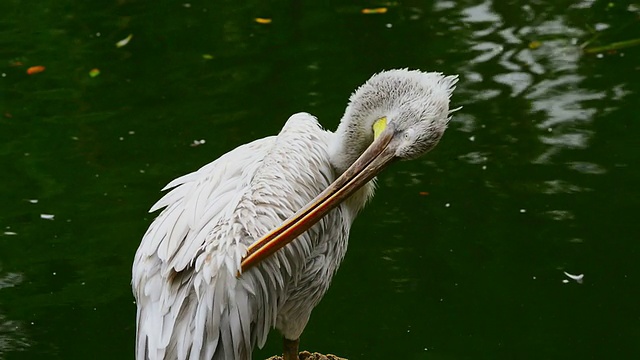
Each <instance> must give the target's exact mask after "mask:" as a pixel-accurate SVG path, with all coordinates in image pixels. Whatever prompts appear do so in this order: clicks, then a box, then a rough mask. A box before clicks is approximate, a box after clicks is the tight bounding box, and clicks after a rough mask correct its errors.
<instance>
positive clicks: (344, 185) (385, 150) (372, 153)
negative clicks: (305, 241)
mask: <svg viewBox="0 0 640 360" xmlns="http://www.w3.org/2000/svg"><path fill="white" fill-rule="evenodd" d="M394 135H395V133H394V126H393V124H391V123H390V124H388V125H387V126H386V128H385V129H384V131H382V132H381V133H380V135H379V136H377V137H376V139H375V140H374V141H373V143H371V145H369V147H368V148H367V149H366V150H365V152H364V153H362V155H360V157H359V158H358V159H357V160H356V161H355V162H354V163H353V164H352V165H351V166H350V167H349V168H348V169H347V170H346V171H345V172H344V173H343V174H342V175H340V177H338V178H337V179H336V180H335V181H334V182H333V183H332V184H331V185H329V187H327V189H325V190H324V191H323V192H321V193H320V194H319V195H318V196H316V198H315V199H313V200H312V201H311V202H309V204H307V205H306V206H305V207H303V208H302V209H300V210H299V211H298V212H297V213H295V214H294V215H293V216H291V217H290V218H288V219H287V220H286V221H285V222H284V223H283V224H282V225H280V226H279V227H277V228H275V229H273V230H271V231H270V232H269V233H268V234H266V235H265V236H263V237H262V238H260V239H259V240H258V241H256V242H254V243H253V244H251V246H249V248H248V249H247V254H246V255H245V257H244V258H243V259H242V263H241V272H245V271H247V270H248V269H250V268H251V267H253V266H255V265H256V264H258V263H259V262H260V261H262V260H264V259H265V258H267V257H268V256H270V255H272V254H273V253H275V252H276V251H278V250H279V249H281V248H282V247H284V246H285V245H287V244H288V243H290V242H291V241H293V240H294V239H296V238H297V237H298V236H300V234H302V233H304V232H305V231H307V230H308V229H309V228H310V227H312V226H313V225H315V224H316V223H317V222H318V221H320V219H322V217H323V216H324V215H326V214H327V213H328V212H329V211H330V210H332V209H333V208H335V207H336V206H338V205H340V203H342V202H343V201H344V200H345V199H347V198H348V197H349V196H351V195H352V194H353V193H354V192H356V191H357V190H358V189H360V188H361V187H362V186H364V184H366V183H367V182H369V181H370V180H371V179H373V178H374V177H375V176H376V175H377V174H378V173H380V172H381V171H382V170H383V169H384V168H386V167H387V165H389V164H390V163H391V162H392V161H393V160H394V159H395V146H393V145H391V146H390V144H391V140H392V139H393V137H394Z"/></svg>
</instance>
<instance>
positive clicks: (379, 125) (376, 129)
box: [373, 116, 387, 139]
mask: <svg viewBox="0 0 640 360" xmlns="http://www.w3.org/2000/svg"><path fill="white" fill-rule="evenodd" d="M386 128H387V117H386V116H383V117H381V118H380V119H378V120H376V122H374V123H373V138H374V139H377V138H378V136H380V134H382V132H383V131H384V129H386Z"/></svg>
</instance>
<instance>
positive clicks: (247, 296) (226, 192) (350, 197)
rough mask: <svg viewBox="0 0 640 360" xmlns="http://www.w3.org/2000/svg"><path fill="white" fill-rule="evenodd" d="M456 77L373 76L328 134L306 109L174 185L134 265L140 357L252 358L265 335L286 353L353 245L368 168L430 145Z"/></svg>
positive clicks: (367, 194)
mask: <svg viewBox="0 0 640 360" xmlns="http://www.w3.org/2000/svg"><path fill="white" fill-rule="evenodd" d="M456 82H457V76H444V75H443V74H441V73H436V72H421V71H417V70H406V69H400V70H390V71H384V72H380V73H378V74H376V75H374V76H373V77H371V78H370V79H369V80H368V81H367V82H366V83H365V84H364V85H362V86H360V87H359V88H358V89H357V90H356V91H355V92H354V93H353V94H352V95H351V97H350V100H349V104H348V106H347V108H346V111H345V113H344V116H343V117H342V120H341V122H340V125H339V126H338V128H337V130H336V131H335V132H330V131H326V130H323V129H322V128H321V127H320V125H319V124H318V122H317V120H316V118H315V117H313V116H312V115H310V114H307V113H298V114H294V115H292V116H291V117H290V118H289V119H288V120H287V122H286V124H285V125H284V127H283V128H282V130H281V131H280V133H279V134H278V135H277V136H270V137H266V138H263V139H258V140H255V141H253V142H250V143H248V144H245V145H241V146H239V147H237V148H236V149H234V150H232V151H230V152H228V153H226V154H224V155H222V156H221V157H220V158H218V159H217V160H215V161H213V162H211V163H209V164H207V165H205V166H203V167H202V168H200V169H199V170H197V171H195V172H193V173H190V174H187V175H184V176H182V177H179V178H177V179H175V180H173V181H171V182H170V183H169V184H168V185H167V186H166V187H165V188H164V189H163V190H169V189H171V191H169V192H168V193H166V194H165V195H164V196H163V197H162V198H161V199H160V200H159V201H158V202H157V203H156V204H155V205H153V207H152V208H151V210H150V212H155V211H157V210H160V209H163V210H162V212H160V214H159V215H158V216H157V218H156V219H155V220H154V221H153V222H152V224H151V225H150V226H149V229H148V230H147V232H146V233H145V234H144V236H143V238H142V241H141V243H140V247H139V248H138V250H137V252H136V254H135V259H134V263H133V269H132V287H133V293H134V295H135V298H136V304H137V317H136V320H137V328H136V359H137V360H147V359H148V360H161V359H171V360H175V359H178V360H185V359H190V360H205V359H206V360H210V359H215V360H222V359H236V360H246V359H250V358H251V353H252V351H253V349H254V347H255V346H256V345H257V346H259V347H262V346H263V345H264V343H265V341H266V339H267V334H268V333H269V331H270V330H271V329H272V328H277V329H278V330H279V331H280V333H281V334H282V336H283V342H284V351H283V356H284V359H286V360H293V359H297V358H298V343H299V338H300V335H301V334H302V332H303V330H304V328H305V326H306V325H307V322H308V321H309V316H310V315H311V311H312V310H313V308H314V307H315V306H316V305H317V304H318V302H319V301H320V299H321V298H322V297H323V295H324V294H325V292H326V291H327V289H328V288H329V284H330V283H331V279H332V277H333V275H334V274H335V273H336V271H337V270H338V267H339V265H340V263H341V261H342V259H343V258H344V256H345V253H346V251H347V242H348V238H349V230H350V227H351V224H352V222H353V220H354V219H355V217H356V215H357V213H358V212H359V211H360V210H361V209H362V208H363V206H364V205H365V203H366V202H367V201H368V199H370V198H371V197H372V196H373V193H374V188H375V184H374V182H375V181H374V177H375V176H376V175H377V174H378V173H379V172H380V171H382V170H383V169H384V168H385V167H386V166H387V165H389V164H390V163H392V162H394V161H395V160H398V159H400V160H402V159H413V158H416V157H418V156H420V155H422V154H424V153H426V152H428V151H430V150H431V149H433V148H434V147H435V146H436V144H437V143H438V141H439V140H440V138H441V137H442V135H443V133H444V131H445V129H446V127H447V124H448V122H449V119H450V114H451V112H453V111H454V110H449V98H450V97H451V94H452V92H453V90H454V89H455V84H456Z"/></svg>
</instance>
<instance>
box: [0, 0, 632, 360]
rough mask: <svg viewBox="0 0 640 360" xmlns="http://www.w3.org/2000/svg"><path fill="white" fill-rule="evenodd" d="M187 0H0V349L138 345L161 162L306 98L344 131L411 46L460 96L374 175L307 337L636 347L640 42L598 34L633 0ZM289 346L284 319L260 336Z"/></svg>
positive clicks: (174, 170)
mask: <svg viewBox="0 0 640 360" xmlns="http://www.w3.org/2000/svg"><path fill="white" fill-rule="evenodd" d="M186 4H187V3H185V2H184V1H169V0H159V1H127V0H119V1H105V0H101V1H71V0H55V1H53V0H44V1H38V2H36V1H18V0H2V2H1V3H0V191H1V195H0V358H4V359H132V358H133V344H134V341H133V339H134V333H135V305H134V303H133V297H132V295H131V290H130V268H131V263H132V258H133V254H134V252H135V249H136V248H137V246H138V244H139V240H140V238H141V236H142V234H143V233H144V231H145V229H146V227H147V226H148V224H149V222H150V221H151V220H152V218H153V215H150V214H147V210H148V209H149V207H150V206H151V205H152V204H153V203H154V202H155V201H156V200H157V199H158V198H159V197H160V196H161V193H160V189H161V188H162V186H164V184H166V183H167V182H169V181H170V180H171V179H173V178H175V177H177V176H179V175H182V174H184V173H187V172H190V171H193V170H195V169H197V168H198V167H200V166H202V165H203V164H206V163H208V162H210V161H212V160H214V159H215V158H217V157H218V156H220V155H221V154H223V153H225V152H226V151H229V150H230V149H232V148H233V147H235V146H237V145H239V144H242V143H245V142H249V141H251V140H253V139H256V138H260V137H264V136H267V135H272V134H275V133H277V132H278V130H279V129H280V128H281V126H282V125H283V124H284V122H285V121H286V119H287V118H288V116H289V115H291V114H293V113H295V112H299V111H308V112H310V113H312V114H314V115H316V116H318V117H319V119H320V121H321V122H322V123H323V124H324V125H325V126H326V127H327V128H329V129H334V128H335V127H336V125H337V123H338V121H339V119H340V117H341V115H342V112H343V110H344V107H345V106H346V103H347V99H348V97H349V94H350V93H351V91H353V90H354V89H355V88H356V87H357V86H358V85H360V84H361V83H363V82H364V81H365V80H366V79H367V78H369V77H370V76H371V75H372V74H373V73H375V72H378V71H380V70H383V69H390V68H397V67H410V68H419V69H423V70H437V71H442V72H444V73H447V74H459V75H460V83H459V86H458V89H457V90H456V92H455V95H454V97H453V100H452V101H453V102H452V104H453V106H463V109H462V110H460V111H459V112H457V113H456V114H455V116H454V119H453V121H452V123H451V126H450V129H449V130H448V132H447V134H445V136H444V138H443V140H442V142H441V143H440V145H439V146H438V147H437V148H436V150H435V151H433V152H432V153H430V154H429V155H427V156H426V157H424V158H422V159H420V160H417V161H412V162H403V163H399V164H396V165H394V166H393V167H392V168H390V169H388V170H387V171H386V172H385V173H384V174H383V175H382V176H380V178H379V184H380V186H379V191H378V194H377V195H376V198H375V199H374V201H373V202H372V204H370V206H369V207H368V208H367V209H366V210H365V211H364V212H363V213H362V214H361V215H360V217H359V218H358V220H357V221H356V223H355V224H354V227H353V229H352V236H351V242H350V249H349V252H348V254H347V257H346V260H345V261H344V263H343V266H342V268H341V270H340V272H339V273H338V275H337V276H336V278H335V281H334V283H333V285H332V287H331V289H330V291H329V292H328V294H327V295H326V296H325V298H324V300H323V301H322V303H321V304H320V305H319V306H318V307H317V308H316V310H315V311H314V313H313V314H312V318H311V321H310V323H309V325H308V326H307V329H306V331H305V332H304V334H303V337H302V344H301V347H302V348H303V349H309V350H313V351H320V352H324V353H336V354H339V355H341V356H344V357H348V358H350V359H605V358H608V359H637V358H640V310H639V306H638V301H639V300H638V299H639V298H640V279H639V277H640V264H639V261H638V259H639V256H640V245H639V243H638V240H639V237H640V236H639V235H640V226H638V219H637V216H638V210H639V205H640V201H639V199H638V194H639V191H638V186H639V183H640V171H639V168H638V166H639V165H640V140H639V134H640V133H639V131H640V123H639V121H640V116H639V115H638V104H639V100H640V96H639V92H640V74H639V72H640V71H639V70H640V51H639V49H638V48H629V49H625V50H620V51H617V52H611V53H605V54H602V55H599V56H596V55H584V54H583V53H582V52H581V51H580V48H579V46H580V45H581V44H583V43H584V42H586V41H588V40H590V39H591V40H592V41H591V44H594V45H596V44H597V45H603V44H607V43H609V42H614V41H622V40H629V39H632V38H638V37H640V31H639V26H640V25H639V22H638V14H639V10H638V9H639V7H638V5H637V4H636V5H633V4H630V2H628V1H627V2H601V1H596V2H592V1H577V0H573V1H551V0H548V1H532V2H530V1H498V0H494V1H491V0H487V1H485V2H480V1H444V0H442V1H416V0H414V1H406V2H405V1H401V2H397V3H391V4H387V5H388V6H389V11H388V12H387V13H386V14H380V15H363V14H361V13H360V10H361V9H362V8H364V7H375V6H385V3H376V2H368V1H363V2H356V1H351V2H338V1H333V2H320V1H289V2H285V1H269V2H265V1H237V0H234V1H212V0H210V1H200V0H195V1H190V2H189V3H188V6H187V5H186ZM609 4H611V5H609ZM256 17H266V18H271V19H273V22H272V23H271V24H268V25H263V24H258V23H256V22H254V18H256ZM129 34H133V38H132V40H131V42H130V43H129V44H128V45H127V46H125V47H122V48H117V47H116V46H115V44H116V42H118V41H119V40H121V39H123V38H125V37H126V36H127V35H129ZM533 41H538V42H540V44H541V45H540V46H539V47H537V48H535V46H533V47H534V49H532V48H530V44H531V42H533ZM204 54H210V55H212V56H213V59H211V60H207V59H205V58H203V55H204ZM20 64H22V65H20ZM34 65H43V66H46V71H44V72H42V73H40V74H35V75H27V74H26V69H27V68H28V67H30V66H34ZM92 68H99V69H100V71H101V74H100V75H99V76H98V77H95V78H91V77H90V76H89V71H90V70H91V69H92ZM201 139H204V140H206V143H205V144H203V145H200V146H195V147H194V146H190V145H191V144H192V143H193V142H194V140H201ZM425 193H428V195H425ZM41 214H51V215H54V219H53V220H48V219H43V218H41ZM564 271H567V272H569V273H572V274H584V283H582V284H578V283H576V282H575V281H573V280H571V279H569V278H567V276H565V275H564V274H563V272H564ZM563 280H569V281H568V283H563ZM279 351H280V337H279V335H278V334H277V333H275V332H273V333H272V334H271V337H270V339H269V341H268V343H267V346H266V347H265V349H263V350H260V351H256V353H255V354H254V358H256V359H260V358H265V357H267V356H270V355H273V354H277V353H279Z"/></svg>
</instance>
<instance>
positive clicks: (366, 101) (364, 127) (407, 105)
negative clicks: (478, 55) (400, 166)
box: [329, 69, 458, 173]
mask: <svg viewBox="0 0 640 360" xmlns="http://www.w3.org/2000/svg"><path fill="white" fill-rule="evenodd" d="M457 81H458V77H457V76H444V75H442V74H441V73H436V72H422V71H417V70H406V69H399V70H390V71H384V72H381V73H378V74H376V75H374V76H372V77H371V78H370V79H369V80H368V81H367V82H366V83H364V84H363V85H362V86H360V87H359V88H358V89H357V90H356V91H355V92H354V93H353V94H352V95H351V98H350V100H349V105H348V106H347V109H346V110H345V114H344V116H343V118H342V121H341V122H340V125H339V126H338V129H337V131H336V134H337V136H336V137H335V141H334V143H333V144H332V146H331V148H330V150H329V151H330V155H331V156H330V158H331V159H332V162H333V165H334V167H335V168H336V169H337V170H338V172H340V173H342V172H344V171H345V170H346V169H347V168H348V167H349V166H351V165H352V164H353V163H354V162H355V161H356V159H357V158H358V157H359V156H361V155H362V154H363V153H364V152H365V150H366V149H367V147H368V146H371V145H372V143H373V142H374V141H375V140H377V139H378V138H379V137H380V136H381V135H382V134H383V133H384V134H385V136H389V135H391V140H390V143H389V144H388V145H389V149H388V150H387V151H388V152H391V150H393V154H392V155H393V157H394V158H396V159H403V160H407V159H414V158H416V157H419V156H421V155H423V154H425V153H427V152H429V151H430V150H431V149H433V148H434V147H435V146H436V145H437V144H438V142H439V141H440V138H441V137H442V135H443V134H444V131H445V130H446V128H447V124H448V122H449V118H450V114H451V112H453V111H455V110H452V111H450V110H449V98H450V97H451V94H452V92H453V90H454V89H455V84H456V83H457Z"/></svg>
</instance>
